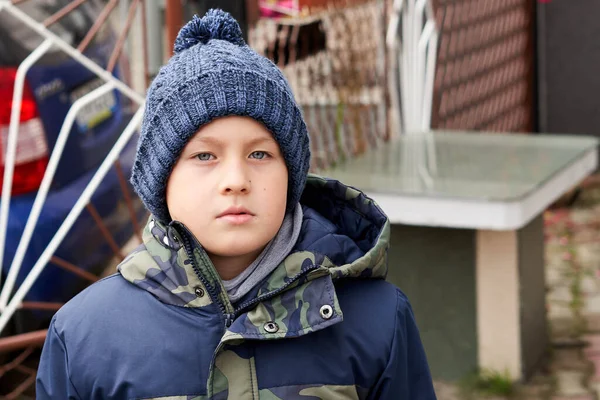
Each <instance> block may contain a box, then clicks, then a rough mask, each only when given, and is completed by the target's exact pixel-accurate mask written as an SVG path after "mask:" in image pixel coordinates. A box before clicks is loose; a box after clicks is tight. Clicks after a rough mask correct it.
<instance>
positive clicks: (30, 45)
mask: <svg viewBox="0 0 600 400" xmlns="http://www.w3.org/2000/svg"><path fill="white" fill-rule="evenodd" d="M68 3H69V1H68V0H55V1H52V2H49V1H41V0H40V1H38V0H29V1H26V2H23V3H21V4H20V5H19V7H21V8H22V10H23V11H25V12H26V13H27V14H28V15H29V16H31V17H32V18H34V19H35V20H37V21H43V20H44V19H46V18H47V17H49V16H50V15H52V14H54V13H55V12H57V11H58V10H60V9H61V8H62V7H64V6H65V5H66V4H68ZM103 6H104V4H103V2H101V1H93V0H90V1H88V2H85V3H83V5H81V6H80V7H78V8H77V9H76V10H74V11H72V12H71V13H69V14H68V15H67V16H66V17H64V18H63V19H61V20H60V21H59V22H58V23H56V24H54V25H52V26H51V28H50V30H51V31H53V32H54V33H56V34H57V35H58V36H60V37H61V38H63V39H65V40H67V41H68V42H70V43H71V45H73V46H74V47H76V46H77V45H78V44H79V43H80V42H81V41H82V39H83V38H84V36H85V35H86V33H87V32H88V31H89V29H90V27H91V26H92V24H93V23H94V21H95V20H96V19H97V18H98V15H99V14H100V11H101V10H102V7H103ZM115 38H116V35H115V33H114V32H112V31H111V30H110V29H109V28H108V27H105V28H103V29H101V30H100V31H99V32H98V33H97V34H96V36H95V37H94V40H93V41H92V42H91V44H90V45H89V46H88V48H87V50H85V55H86V56H88V57H89V58H90V59H92V60H94V61H95V62H96V63H98V64H99V65H100V66H102V67H106V65H107V63H108V60H109V58H110V55H111V52H112V50H113V49H114V46H115ZM41 42H42V38H41V37H39V35H37V34H36V33H34V32H33V31H31V30H30V29H29V28H27V27H26V26H24V25H23V24H21V23H20V22H19V21H17V20H14V19H13V18H12V16H11V15H10V14H9V13H7V12H0V132H1V135H0V145H1V146H2V152H1V153H0V154H1V155H2V157H1V158H0V179H2V175H3V173H4V153H5V149H4V148H5V145H6V138H7V134H8V125H9V120H10V113H11V103H12V92H13V87H14V81H15V74H16V70H17V67H18V66H19V64H20V63H21V62H22V61H23V60H24V59H25V57H27V56H28V55H29V54H30V53H31V51H33V50H34V49H35V48H36V47H37V46H38V45H39V44H40V43H41ZM125 71H126V70H125V69H124V68H123V67H122V64H118V65H117V67H116V68H115V71H114V75H115V76H117V77H118V78H119V79H122V78H123V74H124V73H125ZM102 83H103V81H101V80H100V79H99V78H97V77H96V75H94V74H93V73H92V72H90V71H89V70H88V69H86V68H85V67H83V66H82V65H81V64H79V63H78V62H76V61H75V60H73V59H72V58H70V57H69V56H67V55H66V54H65V53H63V52H61V51H60V50H51V51H50V52H48V53H47V54H46V55H45V56H44V57H43V58H42V59H41V60H40V61H39V62H37V63H36V64H35V66H34V67H33V68H31V70H30V71H29V73H28V74H27V80H26V87H25V90H24V95H23V106H22V113H21V124H20V128H19V129H20V130H19V136H18V137H19V139H18V144H17V155H16V165H15V172H14V178H13V193H12V200H11V204H10V211H9V220H8V230H7V240H6V248H5V253H4V260H3V264H2V270H1V271H0V272H1V273H2V274H3V279H2V282H4V281H5V278H6V275H7V273H8V270H9V267H10V264H11V262H12V259H13V257H14V254H15V251H16V249H17V246H18V244H19V241H20V238H21V234H22V232H23V229H24V227H25V223H26V221H27V217H28V215H29V212H30V210H31V206H32V204H33V201H34V198H35V195H36V191H37V189H38V188H39V185H40V183H41V180H42V177H43V174H44V171H45V167H46V165H47V163H48V158H49V155H50V153H51V151H52V148H53V146H54V143H55V142H56V139H57V136H58V134H59V131H60V129H61V126H62V123H63V121H64V119H65V116H66V114H67V112H68V111H69V108H70V107H71V105H72V104H73V102H74V101H75V100H77V99H78V98H80V97H81V96H83V95H84V94H86V93H89V92H90V91H91V90H93V89H95V88H97V87H98V86H100V85H101V84H102ZM134 105H135V104H133V103H132V102H131V101H130V100H129V99H128V98H127V97H126V96H124V95H121V94H120V93H119V92H118V91H114V92H109V93H108V94H107V95H105V96H103V97H102V98H100V99H98V100H97V101H95V102H94V103H92V104H90V105H89V106H88V107H86V108H84V109H83V110H82V111H81V112H80V113H79V116H78V118H77V122H76V124H75V126H74V127H73V129H72V131H71V134H70V136H69V139H68V142H67V145H66V147H65V149H64V152H63V155H62V158H61V162H60V163H59V166H58V169H57V171H56V175H55V177H54V180H53V183H52V188H51V191H50V193H49V194H48V198H47V201H46V204H45V206H44V208H43V210H42V213H41V215H40V218H39V221H38V224H37V226H36V229H35V232H34V234H33V238H32V240H31V244H30V246H29V249H28V251H27V255H26V258H25V260H24V263H23V266H22V269H21V272H20V274H19V277H18V280H17V285H16V288H18V285H20V283H21V282H22V281H23V279H24V278H25V276H26V274H27V273H28V272H29V271H30V270H31V268H32V266H33V265H34V264H35V262H36V260H37V259H38V258H39V256H40V255H41V253H42V252H43V251H44V249H45V248H46V246H47V244H48V243H49V241H50V240H51V239H52V237H53V235H54V234H55V233H56V231H57V229H58V228H59V226H60V225H61V224H62V222H63V220H64V219H65V217H66V216H67V214H68V213H69V211H70V210H71V208H72V206H73V205H74V204H75V202H76V200H77V198H78V197H79V195H80V193H81V192H82V191H83V189H84V188H85V186H86V185H87V183H88V182H89V181H90V179H91V177H92V175H93V174H94V172H95V171H96V169H97V168H98V166H99V165H100V164H101V163H102V161H103V160H104V158H105V156H106V154H107V153H108V151H110V149H111V147H112V146H113V144H114V143H115V141H116V140H117V138H118V137H119V135H120V134H121V132H122V131H123V129H124V127H125V126H126V125H127V123H128V122H129V120H130V119H131V116H132V114H133V112H134V111H135V110H134V108H133V106H134ZM134 154H135V137H134V139H132V141H131V142H130V143H129V145H128V146H127V147H126V148H125V150H124V151H123V153H122V154H121V157H120V163H121V166H122V168H123V173H124V174H125V177H126V178H128V177H129V174H130V170H131V166H132V163H133V158H134ZM0 185H1V183H0ZM132 197H133V198H134V199H136V201H135V202H134V206H135V209H136V213H137V215H138V218H139V219H142V218H143V216H144V211H143V209H142V206H141V203H140V202H139V201H137V198H136V197H135V196H132ZM91 202H92V204H93V206H94V207H95V208H96V209H97V211H98V213H99V214H100V216H101V217H102V219H103V221H104V223H105V225H106V227H107V228H108V230H109V231H110V232H111V234H112V235H113V237H114V238H115V239H116V242H117V244H118V245H119V246H122V245H123V244H124V243H125V242H126V241H127V240H128V239H129V238H130V237H131V236H132V234H133V233H134V232H133V226H132V223H131V219H130V214H129V213H128V211H127V207H126V204H125V198H124V195H123V192H122V190H121V186H120V182H119V180H118V176H117V173H116V170H115V169H114V168H113V169H112V170H111V172H110V173H109V174H108V175H107V176H106V178H105V179H104V181H103V182H102V184H101V185H100V187H99V188H98V190H97V191H96V193H95V195H94V196H93V198H92V201H91ZM55 255H56V256H57V257H59V258H62V259H64V260H66V261H68V262H70V263H72V264H75V265H77V266H79V267H81V268H84V269H86V270H88V271H92V272H94V273H98V272H99V271H101V270H102V269H103V267H104V266H105V265H106V262H107V261H108V260H110V259H111V258H112V257H113V256H114V253H113V251H112V250H111V248H110V246H109V245H108V242H107V240H106V239H105V238H104V236H103V235H102V233H101V231H100V228H99V227H98V225H97V224H96V223H95V222H94V219H93V218H92V216H91V215H90V213H88V212H87V211H85V210H84V211H83V212H82V214H81V216H80V217H79V219H78V220H77V222H76V223H75V225H74V226H73V228H72V229H71V231H70V232H69V234H68V235H67V237H66V238H65V240H64V241H63V243H62V244H61V246H60V247H59V249H58V250H57V251H56V253H55ZM83 284H84V282H83V281H82V280H81V279H80V278H77V277H75V276H74V275H72V274H71V273H68V272H65V271H64V270H62V269H60V268H58V267H56V266H55V265H53V264H49V265H48V266H47V267H46V269H45V270H44V272H43V273H42V274H41V275H40V277H39V279H38V281H37V282H36V284H35V285H34V286H33V288H32V289H31V291H30V292H29V294H28V296H27V297H26V299H25V300H26V301H48V302H65V301H67V300H68V299H69V298H70V297H72V296H73V295H74V294H75V293H77V292H78V291H79V290H80V289H81V288H82V285H83ZM48 316H49V315H48Z"/></svg>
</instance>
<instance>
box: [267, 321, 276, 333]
mask: <svg viewBox="0 0 600 400" xmlns="http://www.w3.org/2000/svg"><path fill="white" fill-rule="evenodd" d="M264 328H265V331H267V332H269V333H276V332H277V331H278V330H279V325H277V323H276V322H273V321H269V322H267V323H266V324H265V326H264Z"/></svg>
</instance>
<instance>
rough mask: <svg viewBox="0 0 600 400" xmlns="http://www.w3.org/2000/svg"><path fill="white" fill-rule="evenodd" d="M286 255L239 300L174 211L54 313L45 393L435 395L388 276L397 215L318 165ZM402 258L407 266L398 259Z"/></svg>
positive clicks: (408, 398)
mask: <svg viewBox="0 0 600 400" xmlns="http://www.w3.org/2000/svg"><path fill="white" fill-rule="evenodd" d="M301 204H302V206H303V210H304V219H303V222H302V229H301V234H300V237H299V239H298V241H297V244H296V245H295V248H294V250H293V251H292V252H291V253H290V255H289V256H288V257H287V258H286V259H285V260H284V261H283V262H282V263H281V264H280V265H279V266H278V267H277V268H276V269H275V271H274V272H273V273H272V274H271V275H270V276H268V277H267V278H266V279H265V280H264V281H263V282H262V283H261V284H259V285H258V286H257V287H256V288H255V289H254V290H253V291H252V292H250V293H249V294H248V295H246V296H245V298H243V299H242V300H240V301H239V302H238V303H236V304H231V302H230V301H229V299H228V297H227V294H226V291H225V289H224V288H223V285H222V283H221V281H220V279H219V276H218V274H217V272H216V271H215V269H214V266H213V265H212V263H211V262H210V260H209V258H208V256H207V255H206V253H205V252H204V250H203V248H202V247H201V246H200V244H199V243H198V242H197V241H196V239H195V238H194V236H193V235H192V234H191V233H190V232H189V231H188V230H187V229H186V228H185V226H183V225H182V224H180V223H177V222H172V223H170V224H169V225H166V226H165V225H162V224H160V223H158V222H155V221H153V220H152V219H150V220H149V222H148V224H147V225H146V228H145V230H144V234H143V239H144V243H143V245H141V246H140V247H139V248H137V249H136V250H135V251H134V252H133V253H132V254H130V255H129V256H128V257H127V258H126V259H125V261H123V263H121V265H120V266H119V272H120V273H118V274H115V275H113V276H110V277H108V278H106V279H104V280H102V281H100V282H98V283H96V284H94V285H92V286H90V287H89V288H88V289H86V290H84V291H83V292H81V293H80V294H79V295H77V296H76V297H75V298H73V299H72V300H71V301H70V302H69V303H67V304H66V305H65V306H64V307H63V308H62V309H61V310H60V311H58V312H57V314H56V315H55V316H54V318H53V320H52V324H51V326H50V329H49V332H48V337H47V339H46V343H45V346H44V349H43V353H42V358H41V364H40V367H39V372H38V377H37V396H38V399H61V400H63V399H171V400H177V399H199V400H200V399H201V400H204V399H211V400H217V399H234V400H246V399H248V400H250V399H255V400H258V399H260V400H267V399H268V400H271V399H290V400H293V399H299V400H300V399H338V400H342V399H390V400H391V399H394V400H431V399H435V394H434V391H433V387H432V382H431V376H430V373H429V368H428V365H427V361H426V358H425V354H424V351H423V347H422V345H421V340H420V338H419V333H418V330H417V327H416V324H415V320H414V317H413V313H412V310H411V307H410V305H409V302H408V300H407V298H406V297H405V296H404V294H403V293H402V292H401V291H400V290H399V289H398V288H396V287H395V286H393V285H392V284H390V283H388V282H386V281H385V279H384V278H385V276H386V272H387V248H388V239H389V233H390V229H389V222H388V220H387V217H386V216H385V214H384V213H383V212H382V211H381V210H380V208H379V207H378V206H377V205H376V204H375V203H374V202H373V201H372V200H370V199H369V198H367V197H366V196H365V195H364V194H362V193H361V192H359V191H358V190H356V189H353V188H350V187H347V186H344V185H342V184H341V183H339V182H337V181H333V180H328V179H324V178H320V177H316V176H310V177H309V179H308V182H307V186H306V189H305V191H304V193H303V196H302V201H301ZM394 268H401V266H399V265H396V266H394Z"/></svg>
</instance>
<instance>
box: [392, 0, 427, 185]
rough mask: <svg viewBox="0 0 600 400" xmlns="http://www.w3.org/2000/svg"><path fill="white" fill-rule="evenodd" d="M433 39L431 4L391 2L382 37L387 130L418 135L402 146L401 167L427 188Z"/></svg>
mask: <svg viewBox="0 0 600 400" xmlns="http://www.w3.org/2000/svg"><path fill="white" fill-rule="evenodd" d="M438 37H439V34H438V30H437V26H436V20H435V14H434V10H433V5H432V1H431V0H393V3H392V10H391V15H390V21H389V24H388V30H387V34H386V47H387V49H388V55H389V64H388V71H387V76H388V92H389V95H390V102H391V110H392V111H391V113H390V118H391V125H392V126H394V127H396V129H398V130H399V131H400V132H402V133H403V134H408V135H411V134H418V135H421V136H423V139H424V140H415V141H411V146H403V154H402V157H401V162H402V165H403V170H404V171H406V173H407V174H408V175H409V176H412V177H414V178H415V179H413V180H412V182H414V184H415V185H419V186H424V187H429V188H431V187H432V185H433V176H434V175H436V174H437V157H436V151H435V143H434V141H433V137H432V135H431V112H432V106H433V89H434V88H433V82H434V78H435V67H436V61H437V46H438ZM413 142H414V143H413Z"/></svg>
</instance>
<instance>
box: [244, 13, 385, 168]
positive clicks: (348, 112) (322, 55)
mask: <svg viewBox="0 0 600 400" xmlns="http://www.w3.org/2000/svg"><path fill="white" fill-rule="evenodd" d="M355 3H358V4H354V5H352V6H347V7H340V8H336V7H333V8H331V9H330V10H329V11H327V12H323V13H319V14H318V16H308V17H301V18H289V19H280V20H271V19H261V20H260V21H259V22H258V23H257V24H256V26H255V27H254V29H253V30H252V32H251V33H250V35H249V42H250V45H251V46H252V47H253V48H255V49H256V50H257V51H258V52H260V53H262V54H264V55H266V56H267V57H269V58H270V59H272V60H273V61H274V62H275V63H276V64H277V65H278V66H279V67H280V68H281V69H282V70H283V73H284V75H285V76H286V77H287V78H288V80H289V82H290V85H291V87H292V90H293V91H294V93H295V95H296V98H297V100H298V102H299V104H300V105H301V107H302V108H303V111H304V114H305V119H306V122H307V124H308V128H309V130H310V132H311V135H312V140H311V143H312V147H313V148H312V153H313V166H314V168H317V169H318V168H324V167H327V166H331V165H333V164H335V163H337V162H339V161H343V160H344V159H346V158H348V157H352V156H353V155H356V154H360V153H363V152H364V151H365V150H366V149H367V148H369V147H372V146H375V145H377V143H378V142H381V141H382V140H384V138H385V135H386V118H385V114H386V113H385V109H386V107H385V90H384V86H385V85H384V80H385V76H384V75H385V74H384V67H385V50H384V46H385V44H384V40H383V38H384V34H385V23H384V13H383V5H384V3H383V2H382V1H364V2H355Z"/></svg>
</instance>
